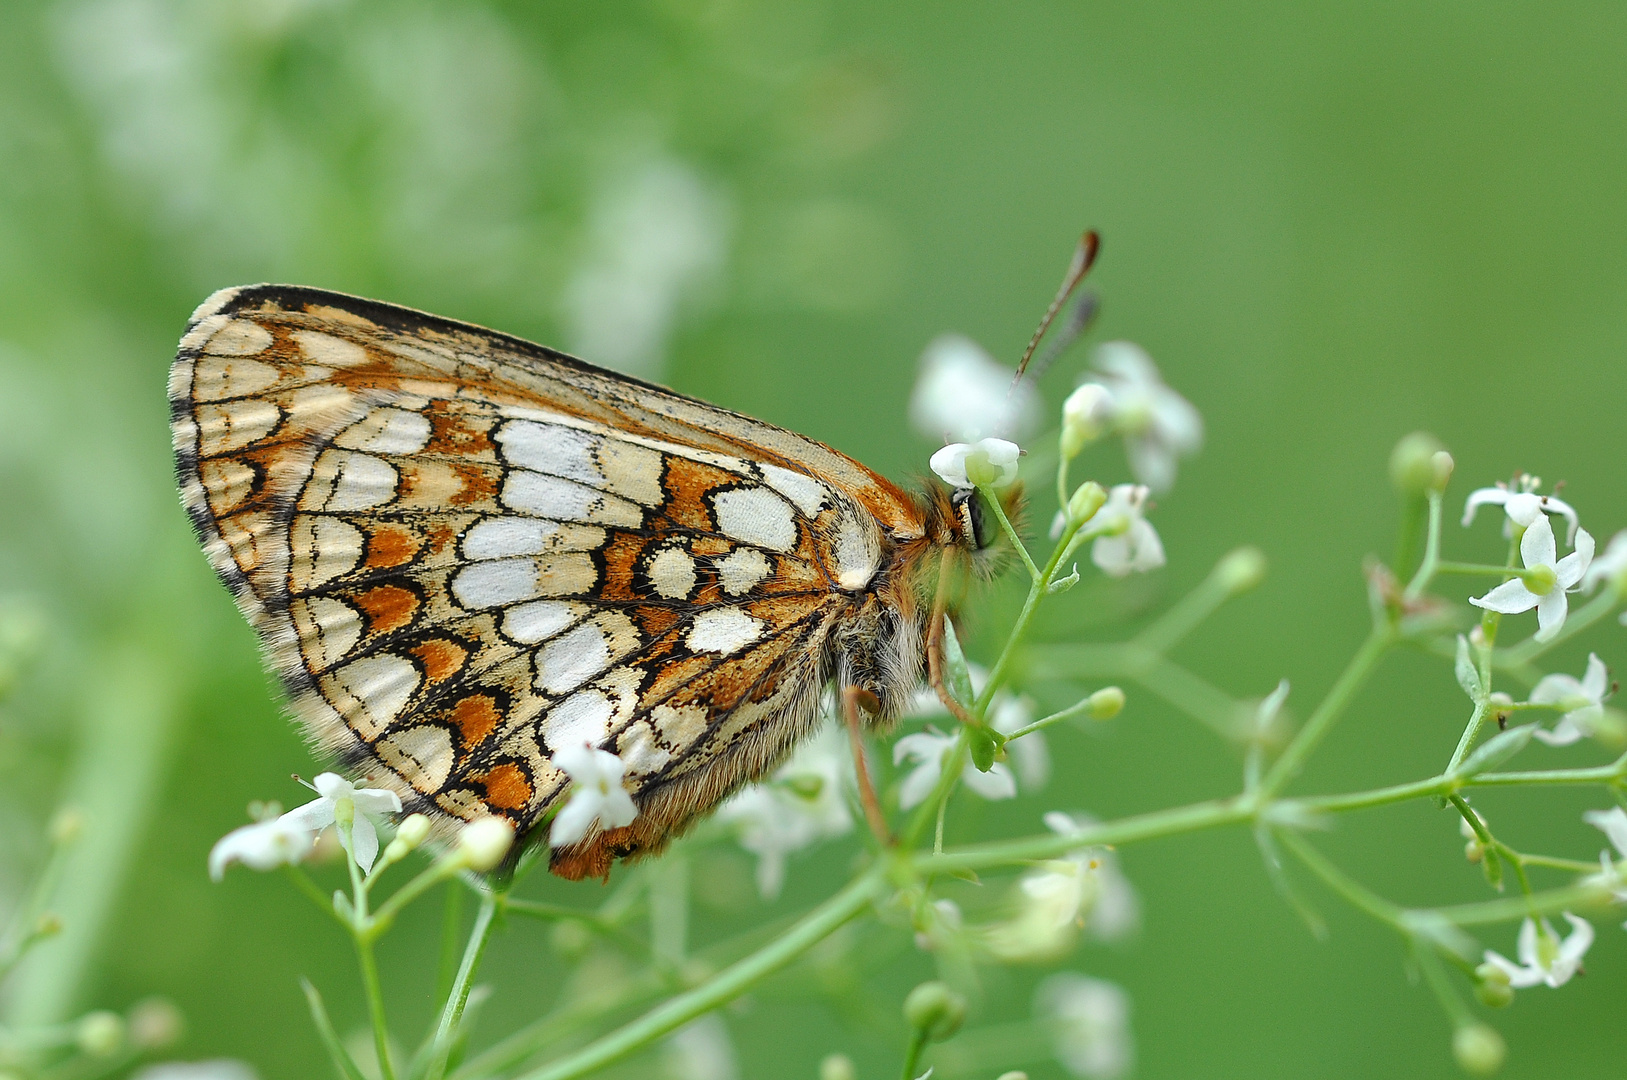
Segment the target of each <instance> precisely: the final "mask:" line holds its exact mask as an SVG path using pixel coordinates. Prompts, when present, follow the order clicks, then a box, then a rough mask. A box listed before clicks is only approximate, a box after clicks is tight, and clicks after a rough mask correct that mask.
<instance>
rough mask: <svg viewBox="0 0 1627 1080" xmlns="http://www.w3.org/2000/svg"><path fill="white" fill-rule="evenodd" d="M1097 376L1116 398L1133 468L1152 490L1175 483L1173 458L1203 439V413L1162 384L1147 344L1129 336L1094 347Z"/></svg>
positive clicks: (1120, 428) (1116, 414)
mask: <svg viewBox="0 0 1627 1080" xmlns="http://www.w3.org/2000/svg"><path fill="white" fill-rule="evenodd" d="M1096 372H1097V378H1098V379H1099V381H1100V382H1101V383H1102V385H1103V386H1105V387H1106V388H1107V390H1108V392H1109V394H1111V396H1112V400H1113V425H1114V427H1115V428H1116V429H1117V430H1118V431H1119V432H1120V433H1122V434H1123V435H1124V442H1125V450H1126V451H1127V452H1128V454H1129V457H1130V472H1131V473H1133V474H1134V475H1135V477H1136V479H1138V480H1140V481H1141V482H1142V483H1144V484H1146V485H1147V486H1149V487H1151V488H1152V489H1153V490H1154V491H1168V490H1169V489H1170V488H1171V487H1173V486H1174V484H1175V459H1176V458H1177V457H1178V456H1180V455H1182V454H1190V453H1192V452H1193V451H1195V450H1197V449H1198V447H1200V446H1202V445H1203V417H1201V416H1199V415H1198V410H1196V409H1194V408H1193V407H1192V404H1191V403H1190V402H1189V401H1187V400H1186V399H1185V398H1183V397H1182V396H1181V395H1179V394H1177V393H1176V392H1175V391H1173V390H1171V389H1170V388H1169V387H1167V386H1165V385H1164V380H1163V379H1162V378H1160V377H1159V375H1158V366H1157V365H1156V364H1154V363H1153V362H1152V357H1150V356H1148V355H1147V353H1146V350H1144V349H1142V348H1141V346H1139V345H1134V344H1131V343H1130V342H1128V341H1109V342H1106V343H1105V344H1103V345H1100V346H1098V347H1097V349H1096Z"/></svg>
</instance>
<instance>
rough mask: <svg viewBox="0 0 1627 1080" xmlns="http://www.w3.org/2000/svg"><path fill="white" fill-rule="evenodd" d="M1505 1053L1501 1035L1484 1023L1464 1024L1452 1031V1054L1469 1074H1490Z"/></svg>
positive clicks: (1501, 1064)
mask: <svg viewBox="0 0 1627 1080" xmlns="http://www.w3.org/2000/svg"><path fill="white" fill-rule="evenodd" d="M1507 1055H1508V1047H1507V1045H1506V1044H1504V1042H1503V1037H1502V1036H1501V1035H1499V1034H1497V1032H1496V1031H1494V1030H1493V1029H1492V1028H1489V1027H1487V1026H1486V1025H1485V1024H1465V1025H1464V1026H1462V1027H1460V1028H1458V1029H1457V1031H1455V1032H1453V1033H1452V1056H1453V1057H1455V1058H1457V1060H1458V1065H1459V1066H1460V1067H1462V1069H1463V1071H1464V1072H1466V1073H1468V1074H1469V1075H1471V1076H1490V1075H1491V1074H1492V1073H1494V1072H1496V1071H1497V1070H1498V1069H1500V1068H1502V1067H1503V1058H1504V1057H1506V1056H1507Z"/></svg>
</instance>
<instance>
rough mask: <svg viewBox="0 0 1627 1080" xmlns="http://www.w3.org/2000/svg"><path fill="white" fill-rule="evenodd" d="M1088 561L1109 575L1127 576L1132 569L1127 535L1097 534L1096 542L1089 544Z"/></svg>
mask: <svg viewBox="0 0 1627 1080" xmlns="http://www.w3.org/2000/svg"><path fill="white" fill-rule="evenodd" d="M1090 561H1091V562H1093V563H1095V564H1096V565H1097V566H1098V567H1100V568H1101V570H1102V572H1103V573H1105V574H1107V575H1108V576H1109V577H1126V576H1128V575H1129V573H1130V571H1131V570H1132V569H1134V566H1133V563H1132V560H1131V558H1130V538H1129V535H1128V534H1124V535H1120V536H1098V537H1097V538H1096V542H1095V543H1093V544H1091V545H1090Z"/></svg>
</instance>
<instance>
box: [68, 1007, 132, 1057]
mask: <svg viewBox="0 0 1627 1080" xmlns="http://www.w3.org/2000/svg"><path fill="white" fill-rule="evenodd" d="M73 1041H74V1042H75V1043H76V1044H77V1045H78V1047H79V1049H80V1050H81V1051H83V1052H84V1053H86V1054H88V1055H89V1056H90V1057H99V1058H105V1057H112V1056H113V1055H114V1054H116V1053H118V1052H119V1048H120V1047H121V1046H123V1045H124V1017H122V1016H120V1015H119V1014H118V1013H115V1012H108V1011H106V1010H105V1009H102V1010H98V1011H96V1012H91V1013H86V1014H85V1015H84V1016H82V1017H80V1018H79V1023H78V1024H76V1025H75V1026H74V1030H73Z"/></svg>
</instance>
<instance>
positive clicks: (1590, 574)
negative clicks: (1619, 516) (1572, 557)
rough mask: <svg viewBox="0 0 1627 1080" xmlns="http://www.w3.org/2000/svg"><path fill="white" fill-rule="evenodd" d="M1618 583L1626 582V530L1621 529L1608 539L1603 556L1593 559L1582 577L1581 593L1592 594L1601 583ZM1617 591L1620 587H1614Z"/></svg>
mask: <svg viewBox="0 0 1627 1080" xmlns="http://www.w3.org/2000/svg"><path fill="white" fill-rule="evenodd" d="M1618 581H1627V529H1623V530H1621V531H1620V532H1618V533H1617V534H1616V535H1614V536H1612V537H1611V538H1610V543H1608V544H1606V545H1605V548H1604V554H1603V555H1600V556H1599V557H1598V558H1596V559H1594V560H1593V562H1592V564H1591V565H1590V566H1589V567H1588V568H1587V573H1585V574H1583V575H1582V581H1581V589H1582V591H1583V592H1592V591H1593V590H1594V589H1597V588H1598V587H1599V585H1600V584H1601V583H1605V582H1608V583H1611V584H1615V583H1616V582H1618ZM1616 589H1617V591H1618V592H1619V591H1621V586H1620V585H1616Z"/></svg>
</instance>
